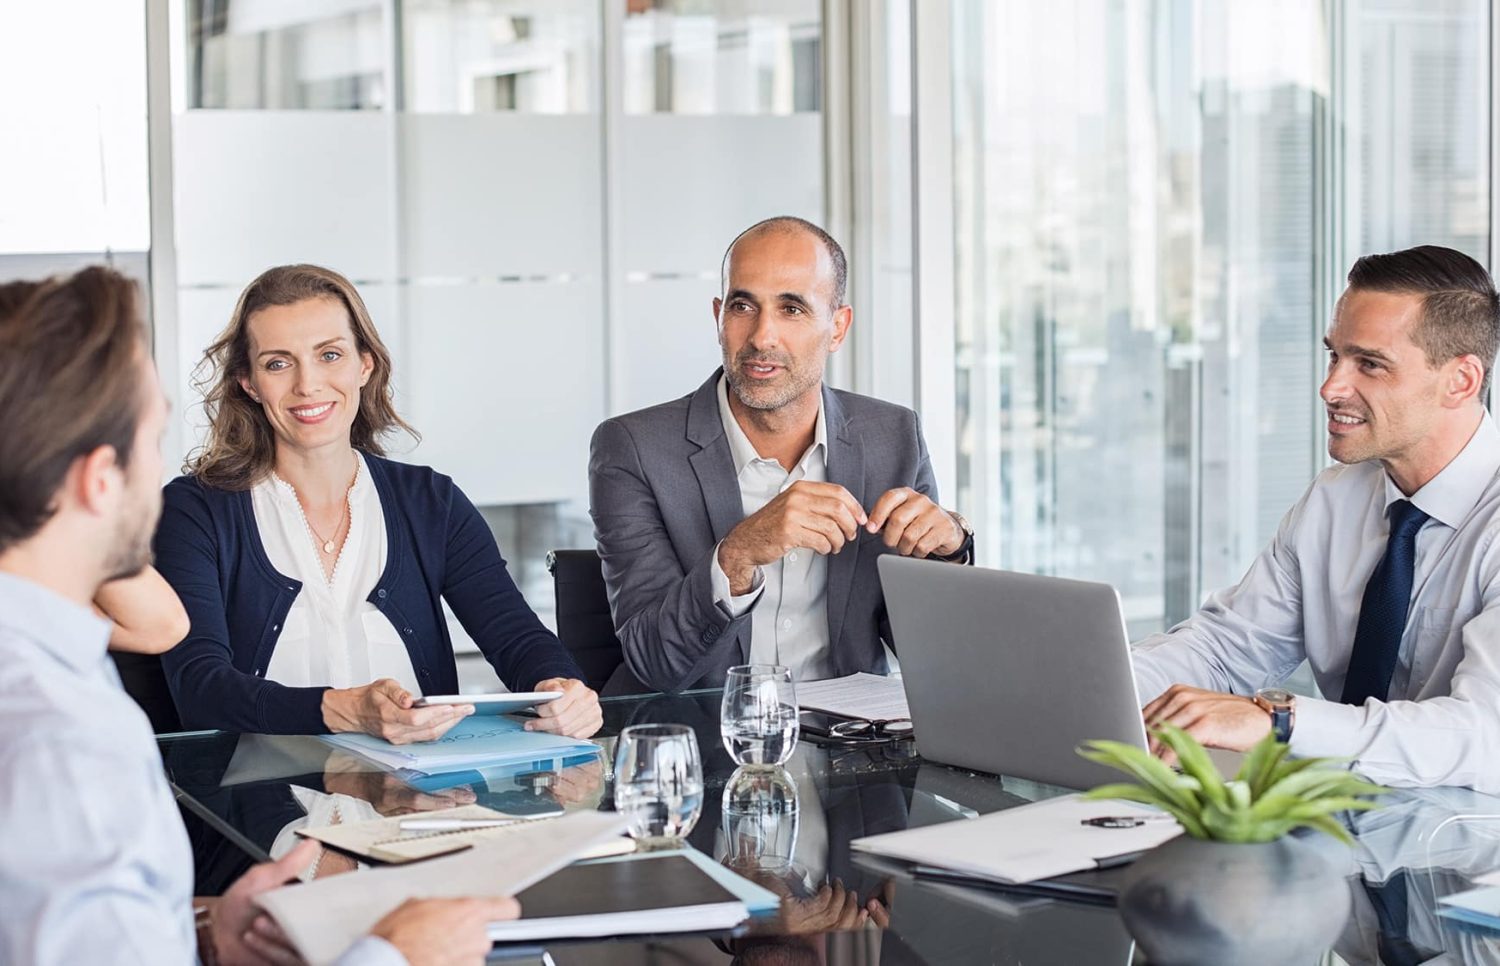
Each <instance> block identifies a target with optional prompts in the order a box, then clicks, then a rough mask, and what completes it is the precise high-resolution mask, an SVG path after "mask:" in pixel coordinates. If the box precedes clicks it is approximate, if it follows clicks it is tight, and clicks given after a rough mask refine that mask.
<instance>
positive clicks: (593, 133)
mask: <svg viewBox="0 0 1500 966" xmlns="http://www.w3.org/2000/svg"><path fill="white" fill-rule="evenodd" d="M401 135H402V136H401V144H402V151H403V154H402V162H403V163H402V175H403V181H404V184H405V189H406V190H405V207H404V212H405V217H404V222H405V232H406V246H407V248H406V259H405V261H406V265H407V273H406V274H408V275H410V276H414V277H427V276H442V277H449V276H456V277H468V276H482V277H487V278H488V277H494V276H528V275H556V274H568V275H572V276H575V277H576V276H580V275H586V276H588V277H589V278H591V279H593V280H594V281H598V279H599V273H600V260H601V258H602V256H603V245H602V242H601V241H600V239H601V236H602V232H603V221H602V218H601V211H602V209H603V200H602V187H601V184H602V180H601V178H600V177H599V168H600V163H601V160H600V157H599V120H598V118H597V117H593V116H589V115H578V116H563V117H544V116H536V115H526V114H482V115H455V114H438V115H419V114H418V115H405V116H403V117H402V119H401ZM598 314H599V313H598V312H597V311H596V312H595V313H594V315H595V316H596V317H597V316H598Z"/></svg>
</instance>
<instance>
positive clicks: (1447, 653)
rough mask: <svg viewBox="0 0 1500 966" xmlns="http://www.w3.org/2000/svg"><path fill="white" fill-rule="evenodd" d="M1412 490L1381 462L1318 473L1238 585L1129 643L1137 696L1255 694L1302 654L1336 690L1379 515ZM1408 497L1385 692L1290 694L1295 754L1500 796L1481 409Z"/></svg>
mask: <svg viewBox="0 0 1500 966" xmlns="http://www.w3.org/2000/svg"><path fill="white" fill-rule="evenodd" d="M1406 498H1407V497H1406V496H1405V495H1404V494H1403V493H1402V492H1401V491H1400V489H1398V488H1397V487H1396V485H1395V484H1394V483H1392V482H1391V479H1390V477H1389V476H1387V475H1386V472H1385V469H1384V467H1382V466H1381V465H1380V464H1379V463H1378V462H1367V463H1357V464H1354V465H1348V466H1343V465H1340V466H1333V467H1330V468H1328V469H1326V470H1324V471H1323V472H1322V473H1320V474H1319V475H1318V478H1317V479H1316V480H1315V481H1313V484H1312V486H1311V487H1309V488H1308V490H1307V492H1306V493H1305V494H1303V496H1302V499H1300V500H1298V501H1297V504H1296V505H1295V506H1293V507H1292V509H1291V510H1290V511H1289V512H1288V513H1287V515H1286V517H1285V518H1284V519H1283V520H1282V521H1281V526H1280V527H1279V528H1278V530H1277V532H1276V536H1275V538H1274V539H1273V540H1272V541H1271V545H1270V546H1269V547H1267V548H1266V549H1265V550H1264V551H1263V552H1262V553H1261V555H1260V556H1259V557H1257V558H1256V560H1255V562H1254V563H1253V564H1251V566H1250V570H1249V572H1248V573H1246V574H1245V576H1244V578H1243V579H1242V580H1241V581H1240V582H1239V583H1238V584H1237V585H1235V586H1234V587H1231V588H1229V589H1227V590H1223V591H1220V592H1218V593H1216V594H1214V595H1213V596H1211V597H1210V598H1209V599H1208V602H1207V603H1205V604H1204V606H1203V609H1202V610H1200V611H1199V612H1198V613H1197V614H1195V615H1194V616H1192V617H1190V618H1189V619H1188V620H1186V621H1184V622H1183V623H1181V624H1179V625H1178V626H1176V627H1174V628H1172V629H1171V630H1170V631H1168V632H1167V633H1165V634H1158V635H1155V636H1154V637H1149V638H1147V639H1145V640H1143V641H1140V642H1139V643H1137V644H1136V646H1135V652H1134V653H1135V659H1134V664H1135V673H1136V686H1137V689H1138V692H1139V695H1140V698H1141V700H1142V702H1143V703H1144V702H1146V701H1149V700H1150V699H1152V698H1154V697H1156V696H1157V695H1158V694H1160V693H1161V692H1162V691H1165V690H1166V689H1167V688H1168V687H1170V686H1171V685H1173V684H1188V685H1192V686H1195V687H1200V688H1209V689H1211V690H1215V691H1222V692H1229V693H1234V694H1241V695H1249V694H1253V693H1254V692H1255V691H1256V690H1258V689H1260V688H1263V687H1269V686H1272V685H1276V684H1280V683H1281V682H1282V681H1284V680H1285V679H1286V677H1287V676H1288V675H1289V674H1291V673H1292V671H1293V670H1295V669H1296V668H1297V666H1298V665H1300V664H1301V663H1302V661H1303V660H1304V659H1306V660H1307V661H1308V662H1309V663H1310V664H1311V666H1312V670H1313V675H1314V677H1315V678H1316V680H1317V683H1318V688H1319V690H1320V691H1321V692H1322V693H1323V694H1331V695H1338V694H1341V693H1343V687H1344V674H1345V672H1346V670H1347V669H1348V666H1349V655H1350V653H1351V652H1352V651H1353V647H1354V630H1355V627H1356V625H1357V624H1358V622H1359V609H1360V605H1361V603H1362V602H1363V599H1364V592H1365V584H1366V583H1367V582H1368V581H1369V579H1370V574H1371V572H1373V571H1374V569H1375V564H1376V563H1377V562H1378V561H1379V560H1380V557H1381V555H1382V554H1383V553H1385V546H1386V538H1387V536H1388V534H1389V531H1390V524H1389V519H1388V517H1387V512H1386V511H1387V509H1388V508H1389V506H1390V505H1391V504H1392V503H1394V502H1395V501H1397V500H1402V499H1406ZM1410 499H1411V502H1412V503H1414V504H1416V505H1417V507H1419V508H1420V509H1421V510H1423V511H1424V512H1426V513H1427V514H1428V516H1430V517H1431V518H1432V519H1430V520H1428V521H1427V523H1426V524H1425V525H1424V526H1423V527H1422V529H1421V530H1420V531H1419V532H1418V533H1417V543H1416V570H1415V579H1414V580H1413V582H1412V597H1411V607H1410V610H1409V611H1408V615H1407V619H1406V630H1405V632H1404V634H1403V635H1402V639H1401V652H1400V656H1399V659H1398V665H1397V667H1396V672H1395V674H1394V675H1393V677H1392V679H1391V685H1390V690H1389V692H1388V698H1387V700H1385V701H1381V700H1377V699H1374V698H1371V699H1370V700H1368V701H1366V702H1365V703H1364V704H1363V705H1347V704H1340V703H1338V702H1337V701H1323V700H1317V699H1314V698H1299V699H1298V701H1297V720H1296V725H1295V727H1294V728H1293V731H1292V742H1291V745H1292V751H1293V752H1294V753H1296V754H1298V755H1302V756H1332V757H1340V758H1349V759H1352V760H1353V761H1354V763H1355V767H1356V768H1357V769H1358V770H1359V771H1361V772H1363V773H1364V774H1366V775H1367V776H1369V777H1370V778H1372V779H1374V780H1376V781H1378V782H1383V783H1385V784H1388V785H1404V786H1432V785H1461V786H1465V787H1469V788H1474V789H1478V790H1480V791H1484V792H1492V793H1493V792H1500V545H1497V543H1496V540H1495V538H1496V536H1497V535H1500V431H1497V430H1496V428H1495V424H1494V423H1493V422H1492V421H1491V419H1490V417H1489V416H1488V415H1487V414H1486V415H1485V416H1484V417H1483V418H1482V420H1481V422H1480V424H1479V427H1478V428H1477V429H1476V430H1475V432H1474V435H1473V436H1472V437H1471V438H1470V439H1469V442H1468V443H1467V444H1466V445H1465V446H1464V448H1463V450H1462V451H1460V452H1459V454H1458V455H1457V456H1455V457H1454V458H1453V460H1452V461H1451V462H1450V463H1449V464H1448V465H1447V466H1446V467H1444V468H1443V470H1442V472H1440V473H1438V475H1437V476H1435V477H1433V479H1432V480H1430V481H1429V482H1428V483H1427V485H1426V486H1424V487H1422V488H1421V489H1420V490H1418V491H1417V492H1416V493H1413V494H1412V495H1411V497H1410Z"/></svg>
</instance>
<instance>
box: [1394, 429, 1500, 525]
mask: <svg viewBox="0 0 1500 966" xmlns="http://www.w3.org/2000/svg"><path fill="white" fill-rule="evenodd" d="M1497 471H1500V430H1497V429H1496V428H1495V423H1494V421H1493V420H1492V419H1490V414H1489V413H1488V412H1486V413H1485V414H1484V418H1483V419H1481V420H1480V422H1479V428H1478V429H1476V430H1474V435H1473V436H1471V437H1469V441H1468V442H1467V443H1466V444H1464V448H1463V449H1461V450H1459V453H1458V455H1457V456H1455V457H1453V459H1452V460H1451V461H1449V463H1448V465H1447V466H1445V467H1443V469H1442V470H1441V471H1440V472H1439V473H1438V475H1437V476H1434V477H1433V478H1432V479H1430V480H1428V481H1427V485H1426V486H1423V487H1422V488H1421V489H1420V490H1418V491H1417V492H1415V493H1413V494H1412V495H1411V497H1410V499H1411V502H1412V503H1413V504H1415V505H1416V507H1417V509H1419V510H1421V511H1422V512H1423V513H1425V514H1427V515H1428V516H1429V517H1432V518H1433V519H1434V520H1436V521H1438V522H1439V523H1441V524H1443V525H1444V526H1446V527H1448V528H1450V529H1453V530H1457V529H1458V527H1459V525H1460V524H1462V523H1463V522H1464V520H1465V518H1467V517H1468V515H1469V512H1470V511H1472V510H1473V509H1474V507H1475V506H1476V505H1477V504H1478V503H1479V498H1480V497H1481V496H1483V495H1484V491H1485V490H1486V489H1487V488H1488V487H1489V485H1490V483H1491V482H1492V481H1493V480H1494V479H1495V475H1496V472H1497ZM1405 499H1407V496H1406V494H1404V493H1402V492H1401V488H1400V487H1398V486H1397V485H1396V484H1395V483H1394V482H1393V481H1392V480H1391V477H1390V474H1386V475H1385V506H1386V509H1387V510H1389V509H1390V507H1391V504H1392V503H1395V502H1396V501H1397V500H1405Z"/></svg>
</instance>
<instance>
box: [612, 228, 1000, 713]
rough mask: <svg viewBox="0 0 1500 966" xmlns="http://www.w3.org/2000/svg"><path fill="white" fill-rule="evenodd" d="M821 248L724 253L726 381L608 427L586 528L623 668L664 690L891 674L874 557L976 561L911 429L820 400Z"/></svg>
mask: <svg viewBox="0 0 1500 966" xmlns="http://www.w3.org/2000/svg"><path fill="white" fill-rule="evenodd" d="M846 276H847V267H846V261H845V259H844V253H843V250H842V249H841V248H840V247H839V245H838V243H837V242H836V241H834V240H833V238H831V237H830V236H829V235H828V234H827V232H825V231H823V230H822V229H821V228H819V227H817V226H816V225H813V224H812V223H810V222H807V221H804V220H802V219H800V218H792V217H779V218H771V219H767V220H766V221H762V222H760V223H758V224H756V225H753V226H752V227H750V228H749V229H747V230H746V231H744V232H743V233H742V234H740V235H739V237H737V238H736V239H735V240H734V242H733V243H732V244H731V245H730V246H729V250H728V251H726V252H725V254H724V261H723V266H722V271H721V289H720V295H719V297H717V298H715V299H714V300H713V314H714V322H715V326H716V327H717V330H718V335H719V346H720V349H721V351H722V354H723V360H724V364H723V367H722V369H720V370H718V371H716V372H714V374H713V375H712V376H710V377H709V378H708V381H707V382H705V383H704V384H703V385H702V386H700V387H699V388H698V389H697V390H696V391H695V392H693V393H692V394H691V395H688V396H685V397H683V398H681V399H677V400H674V401H672V402H668V403H663V404H662V405H659V406H653V407H651V408H650V409H643V410H640V411H638V412H634V413H629V414H626V415H624V416H617V417H615V418H613V419H609V420H606V421H605V422H604V423H603V424H602V425H600V426H599V428H598V429H597V430H596V431H595V433H594V439H593V443H592V446H591V451H590V458H589V493H590V501H589V502H590V507H589V509H590V513H591V515H592V516H593V519H594V531H595V537H596V539H597V540H598V545H599V556H600V558H601V560H602V562H603V567H604V579H605V583H606V584H607V586H608V588H609V597H610V609H611V611H612V613H613V615H614V623H615V628H616V632H617V634H618V636H619V638H620V642H621V644H622V645H623V647H624V651H625V661H626V664H627V666H628V667H629V669H630V670H631V671H632V672H633V673H634V674H635V676H636V677H637V678H639V679H640V680H641V681H642V682H644V683H645V684H646V685H648V686H650V687H652V688H656V689H659V690H663V691H678V690H682V689H685V688H690V687H717V686H720V685H722V684H723V683H724V675H725V671H726V670H727V669H728V668H729V667H731V666H733V665H736V664H744V663H746V662H754V663H767V664H782V665H786V666H788V667H790V668H791V670H792V673H793V675H794V676H795V678H796V680H799V681H805V680H816V679H820V678H830V677H837V676H840V675H844V674H851V673H853V672H855V671H871V672H875V673H884V672H885V671H886V669H887V668H886V659H885V652H884V649H883V648H882V647H881V641H882V640H884V641H886V642H887V643H889V642H890V626H889V623H888V622H887V621H886V617H885V603H884V598H883V596H882V594H881V590H880V580H879V577H878V575H877V573H876V570H875V559H876V557H878V556H879V555H880V554H882V553H888V552H896V553H900V554H903V555H908V556H917V557H931V558H937V559H945V560H953V561H969V560H970V559H971V557H972V548H973V535H972V532H971V531H970V530H969V526H968V524H967V523H966V522H964V520H963V518H962V517H960V516H958V515H957V514H955V513H951V512H949V511H947V510H944V509H943V508H942V507H941V506H939V505H938V504H937V502H936V500H937V488H936V484H935V483H934V481H933V476H932V466H931V463H930V461H929V459H928V456H927V446H926V443H925V442H923V440H922V433H921V427H920V426H919V425H918V422H917V417H916V414H915V413H913V412H912V411H911V410H909V409H905V408H903V407H901V406H896V405H893V404H891V403H886V402H881V401H879V400H876V399H871V398H869V397H867V396H858V395H855V394H853V393H848V392H842V391H839V390H834V389H829V388H828V387H826V386H824V385H823V368H824V364H825V362H826V361H827V358H828V356H829V354H830V353H833V352H836V351H838V349H839V347H840V346H841V345H842V344H843V341H844V337H845V336H846V335H847V334H848V332H849V326H850V324H851V323H852V322H853V318H854V316H853V310H852V309H851V308H850V307H849V306H848V305H847V304H845V302H844V290H845V280H846Z"/></svg>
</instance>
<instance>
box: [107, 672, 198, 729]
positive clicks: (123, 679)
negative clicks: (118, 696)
mask: <svg viewBox="0 0 1500 966" xmlns="http://www.w3.org/2000/svg"><path fill="white" fill-rule="evenodd" d="M109 656H110V657H112V658H114V661H115V668H116V669H117V670H118V671H119V672H120V683H121V684H123V685H125V693H126V694H128V695H130V696H131V697H132V698H134V699H135V703H136V704H138V705H140V706H141V710H142V711H144V712H146V717H148V718H150V719H151V730H152V731H154V732H156V733H157V734H159V735H161V734H167V733H169V732H172V731H181V730H182V719H181V718H179V717H178V716H177V704H176V703H175V702H174V701H173V700H172V692H171V690H170V689H168V687H167V676H166V674H165V673H164V672H163V671H162V669H161V657H160V656H158V655H156V654H122V653H116V652H115V651H110V652H109Z"/></svg>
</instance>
